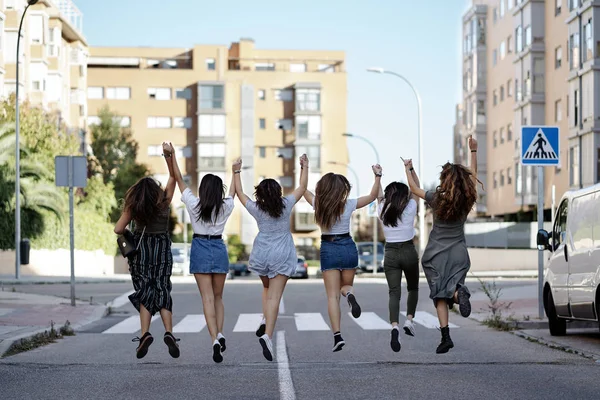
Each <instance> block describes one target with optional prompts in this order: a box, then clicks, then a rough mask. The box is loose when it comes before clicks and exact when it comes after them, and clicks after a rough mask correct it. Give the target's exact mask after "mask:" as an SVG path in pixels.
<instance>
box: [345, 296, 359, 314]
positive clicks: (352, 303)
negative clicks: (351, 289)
mask: <svg viewBox="0 0 600 400" xmlns="http://www.w3.org/2000/svg"><path fill="white" fill-rule="evenodd" d="M348 305H349V306H350V308H351V309H352V316H353V317H354V318H358V317H360V313H361V310H360V306H359V305H358V302H357V301H356V296H354V295H353V294H352V293H350V294H348Z"/></svg>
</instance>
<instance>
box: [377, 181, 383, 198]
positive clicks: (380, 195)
mask: <svg viewBox="0 0 600 400" xmlns="http://www.w3.org/2000/svg"><path fill="white" fill-rule="evenodd" d="M377 201H378V202H382V201H383V185H382V184H381V183H380V184H379V193H378V194H377Z"/></svg>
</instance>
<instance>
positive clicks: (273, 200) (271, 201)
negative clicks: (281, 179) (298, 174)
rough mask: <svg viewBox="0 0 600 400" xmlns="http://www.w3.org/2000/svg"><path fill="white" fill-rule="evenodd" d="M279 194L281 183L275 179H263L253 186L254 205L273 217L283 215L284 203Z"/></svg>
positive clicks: (280, 193)
mask: <svg viewBox="0 0 600 400" xmlns="http://www.w3.org/2000/svg"><path fill="white" fill-rule="evenodd" d="M281 195H282V190H281V185H280V184H279V183H278V182H277V181H276V180H275V179H270V178H269V179H263V180H262V181H260V183H259V184H258V185H257V186H256V187H255V192H254V196H255V197H256V205H257V206H258V208H259V209H260V210H261V211H263V212H265V213H267V214H269V215H270V216H271V217H273V218H279V217H281V216H282V215H283V209H284V208H285V203H284V202H283V197H281Z"/></svg>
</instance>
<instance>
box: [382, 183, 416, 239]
mask: <svg viewBox="0 0 600 400" xmlns="http://www.w3.org/2000/svg"><path fill="white" fill-rule="evenodd" d="M383 196H384V205H383V209H382V210H381V219H382V220H383V224H384V225H385V226H391V227H394V228H395V227H397V226H398V220H400V221H401V220H402V213H404V210H405V209H406V206H407V205H408V202H409V201H410V190H409V189H408V186H406V184H404V183H401V182H392V183H390V184H389V185H387V186H386V188H385V190H384V192H383Z"/></svg>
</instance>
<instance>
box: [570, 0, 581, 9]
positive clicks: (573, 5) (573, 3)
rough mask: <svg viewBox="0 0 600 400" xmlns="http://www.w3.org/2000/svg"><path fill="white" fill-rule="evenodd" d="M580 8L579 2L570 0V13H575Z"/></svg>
mask: <svg viewBox="0 0 600 400" xmlns="http://www.w3.org/2000/svg"><path fill="white" fill-rule="evenodd" d="M577 7H579V0H569V11H573V10H574V9H576V8H577Z"/></svg>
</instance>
